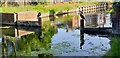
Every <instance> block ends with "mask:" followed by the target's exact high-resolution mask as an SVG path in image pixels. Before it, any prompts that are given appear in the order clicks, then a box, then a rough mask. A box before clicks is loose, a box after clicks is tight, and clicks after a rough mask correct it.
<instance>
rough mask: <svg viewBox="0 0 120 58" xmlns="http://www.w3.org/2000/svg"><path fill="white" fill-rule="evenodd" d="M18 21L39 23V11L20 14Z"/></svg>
mask: <svg viewBox="0 0 120 58" xmlns="http://www.w3.org/2000/svg"><path fill="white" fill-rule="evenodd" d="M17 14H18V16H17V17H18V20H17V21H38V19H37V14H38V13H37V11H26V12H18V13H17Z"/></svg>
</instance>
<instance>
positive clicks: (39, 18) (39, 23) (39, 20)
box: [37, 12, 42, 28]
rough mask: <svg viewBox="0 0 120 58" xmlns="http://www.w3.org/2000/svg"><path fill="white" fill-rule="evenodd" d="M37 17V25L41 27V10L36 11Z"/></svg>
mask: <svg viewBox="0 0 120 58" xmlns="http://www.w3.org/2000/svg"><path fill="white" fill-rule="evenodd" d="M37 18H38V26H40V28H41V26H42V19H41V12H39V13H38V15H37Z"/></svg>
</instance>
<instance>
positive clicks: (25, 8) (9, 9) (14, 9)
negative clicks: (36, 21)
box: [1, 2, 98, 13]
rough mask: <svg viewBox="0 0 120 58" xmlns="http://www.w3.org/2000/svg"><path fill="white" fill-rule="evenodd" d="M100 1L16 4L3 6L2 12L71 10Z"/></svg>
mask: <svg viewBox="0 0 120 58" xmlns="http://www.w3.org/2000/svg"><path fill="white" fill-rule="evenodd" d="M97 3H98V2H89V3H88V2H84V3H72V4H54V5H51V4H50V5H47V6H46V5H45V7H43V5H40V4H38V5H33V6H16V7H12V6H10V7H4V6H3V7H2V11H1V12H21V11H29V10H35V11H38V12H43V13H46V12H49V10H51V9H52V10H55V12H56V11H62V10H69V9H73V8H77V7H78V6H84V5H90V4H97Z"/></svg>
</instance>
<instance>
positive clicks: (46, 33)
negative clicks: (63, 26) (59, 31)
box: [5, 22, 55, 56]
mask: <svg viewBox="0 0 120 58" xmlns="http://www.w3.org/2000/svg"><path fill="white" fill-rule="evenodd" d="M42 25H43V28H42V36H40V33H39V32H35V33H33V34H29V35H26V36H23V37H21V39H20V40H16V41H12V40H11V38H10V39H9V42H12V44H9V45H10V46H12V47H13V51H12V52H11V53H10V55H11V56H15V53H16V55H17V56H25V55H30V53H31V52H32V51H40V49H41V48H44V49H45V50H48V49H50V43H51V38H52V36H53V35H54V33H55V29H54V28H53V27H50V24H49V23H47V22H45V23H44V24H42ZM38 36H40V38H42V39H41V41H40V40H39V37H38ZM5 39H6V38H5ZM9 42H6V43H9ZM6 48H7V47H6Z"/></svg>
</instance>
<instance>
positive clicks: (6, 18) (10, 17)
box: [0, 13, 15, 24]
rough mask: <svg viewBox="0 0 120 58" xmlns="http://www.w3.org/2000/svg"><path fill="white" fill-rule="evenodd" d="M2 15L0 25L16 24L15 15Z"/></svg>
mask: <svg viewBox="0 0 120 58" xmlns="http://www.w3.org/2000/svg"><path fill="white" fill-rule="evenodd" d="M0 14H1V17H2V18H1V19H0V21H1V22H0V23H3V24H6V23H14V21H15V15H14V13H0Z"/></svg>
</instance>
